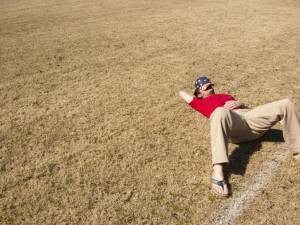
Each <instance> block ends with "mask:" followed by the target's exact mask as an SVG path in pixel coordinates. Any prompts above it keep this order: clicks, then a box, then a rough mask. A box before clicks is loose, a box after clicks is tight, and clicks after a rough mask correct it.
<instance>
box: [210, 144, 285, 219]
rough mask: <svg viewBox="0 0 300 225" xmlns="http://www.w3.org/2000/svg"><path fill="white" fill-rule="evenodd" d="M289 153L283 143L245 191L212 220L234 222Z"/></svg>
mask: <svg viewBox="0 0 300 225" xmlns="http://www.w3.org/2000/svg"><path fill="white" fill-rule="evenodd" d="M288 155H289V151H288V150H287V147H286V145H285V144H283V145H282V147H281V148H280V149H279V150H277V151H276V152H275V153H274V155H273V157H272V158H271V160H270V161H269V162H267V163H266V164H265V167H264V168H263V169H262V170H261V172H260V173H259V174H257V175H256V176H255V178H254V179H253V180H252V181H250V183H249V185H248V186H247V188H246V189H245V190H244V191H243V192H241V193H238V194H237V196H234V197H233V198H232V199H231V201H230V202H228V204H226V205H225V206H224V207H222V209H221V212H220V213H219V214H218V215H217V216H216V217H215V218H214V219H213V220H212V224H215V225H224V224H226V225H228V224H232V223H233V222H234V220H235V219H236V218H238V217H239V216H240V215H241V214H242V213H243V211H244V210H245V209H246V207H247V205H248V204H249V203H250V202H251V201H252V200H253V198H254V197H255V195H256V193H257V192H258V191H259V190H260V189H262V188H263V187H264V186H265V184H266V183H267V181H268V180H269V179H270V178H271V176H272V174H273V173H274V172H275V171H276V169H277V167H278V166H279V165H280V163H281V162H283V161H284V160H285V159H286V157H287V156H288Z"/></svg>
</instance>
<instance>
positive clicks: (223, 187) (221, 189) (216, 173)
mask: <svg viewBox="0 0 300 225" xmlns="http://www.w3.org/2000/svg"><path fill="white" fill-rule="evenodd" d="M212 178H213V180H217V181H223V180H224V173H223V164H214V166H213V174H212ZM212 188H213V190H214V191H215V192H216V193H218V194H219V195H224V196H227V195H228V194H229V190H228V184H227V183H225V184H224V182H219V184H216V183H212Z"/></svg>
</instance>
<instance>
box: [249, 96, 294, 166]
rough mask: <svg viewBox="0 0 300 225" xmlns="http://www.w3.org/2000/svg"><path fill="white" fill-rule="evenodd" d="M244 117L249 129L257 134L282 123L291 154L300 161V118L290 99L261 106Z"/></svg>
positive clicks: (284, 136)
mask: <svg viewBox="0 0 300 225" xmlns="http://www.w3.org/2000/svg"><path fill="white" fill-rule="evenodd" d="M244 116H245V119H246V121H247V123H248V124H249V127H250V128H251V129H252V130H253V131H254V132H256V133H261V132H265V131H267V130H269V129H270V128H271V127H272V126H273V125H275V123H277V122H279V121H280V123H281V125H282V131H283V138H284V140H285V142H286V143H287V145H288V146H289V150H290V152H291V153H293V154H294V157H295V159H297V160H299V159H300V156H299V152H300V116H299V113H298V112H297V109H296V107H295V106H294V104H293V103H292V102H291V101H290V100H289V99H284V100H280V101H276V102H272V103H269V104H266V105H262V106H259V107H257V108H255V109H253V110H251V111H249V112H247V113H245V114H244Z"/></svg>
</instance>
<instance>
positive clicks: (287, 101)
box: [280, 98, 295, 109]
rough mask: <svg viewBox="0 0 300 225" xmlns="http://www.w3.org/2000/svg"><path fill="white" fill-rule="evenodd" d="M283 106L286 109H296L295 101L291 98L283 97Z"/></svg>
mask: <svg viewBox="0 0 300 225" xmlns="http://www.w3.org/2000/svg"><path fill="white" fill-rule="evenodd" d="M280 103H281V106H283V107H284V108H286V109H294V108H295V105H294V104H293V102H292V101H291V100H290V99H288V98H287V99H283V100H281V102H280Z"/></svg>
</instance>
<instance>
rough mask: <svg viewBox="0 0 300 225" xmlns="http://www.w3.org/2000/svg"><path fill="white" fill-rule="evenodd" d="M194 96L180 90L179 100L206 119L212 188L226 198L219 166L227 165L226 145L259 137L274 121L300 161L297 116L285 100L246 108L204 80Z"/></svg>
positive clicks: (221, 167)
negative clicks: (218, 92)
mask: <svg viewBox="0 0 300 225" xmlns="http://www.w3.org/2000/svg"><path fill="white" fill-rule="evenodd" d="M194 86H195V88H196V90H195V92H194V95H191V94H189V93H186V92H184V91H180V92H179V95H180V97H181V98H182V99H183V100H184V101H185V102H187V103H188V104H189V105H190V106H191V107H193V108H194V109H195V110H197V111H198V112H200V113H201V114H203V115H204V116H206V117H207V118H209V119H210V132H211V150H212V164H213V174H212V188H213V190H214V191H215V192H216V193H217V194H220V195H223V196H228V194H229V190H228V185H227V182H226V180H225V179H224V173H223V165H224V164H226V163H228V142H231V143H241V142H248V141H252V140H255V139H257V138H259V137H261V136H262V135H263V134H264V133H265V132H266V131H267V130H269V129H270V128H271V127H272V126H273V125H275V123H277V122H278V121H280V122H281V124H282V129H283V138H284V140H285V142H286V143H287V145H288V147H289V149H290V152H291V153H292V154H293V156H294V158H295V159H296V160H298V162H300V116H299V113H298V112H297V109H296V107H295V106H294V104H293V103H292V102H291V101H290V100H289V99H284V100H280V101H276V102H272V103H269V104H266V105H262V106H259V107H257V108H255V109H253V110H250V109H248V108H247V107H246V106H245V105H244V104H243V103H242V102H239V101H236V100H235V99H234V98H233V97H232V96H230V95H226V94H215V91H214V89H213V84H212V83H211V82H210V80H209V79H208V78H207V77H200V78H198V79H197V80H196V81H195V84H194Z"/></svg>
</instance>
